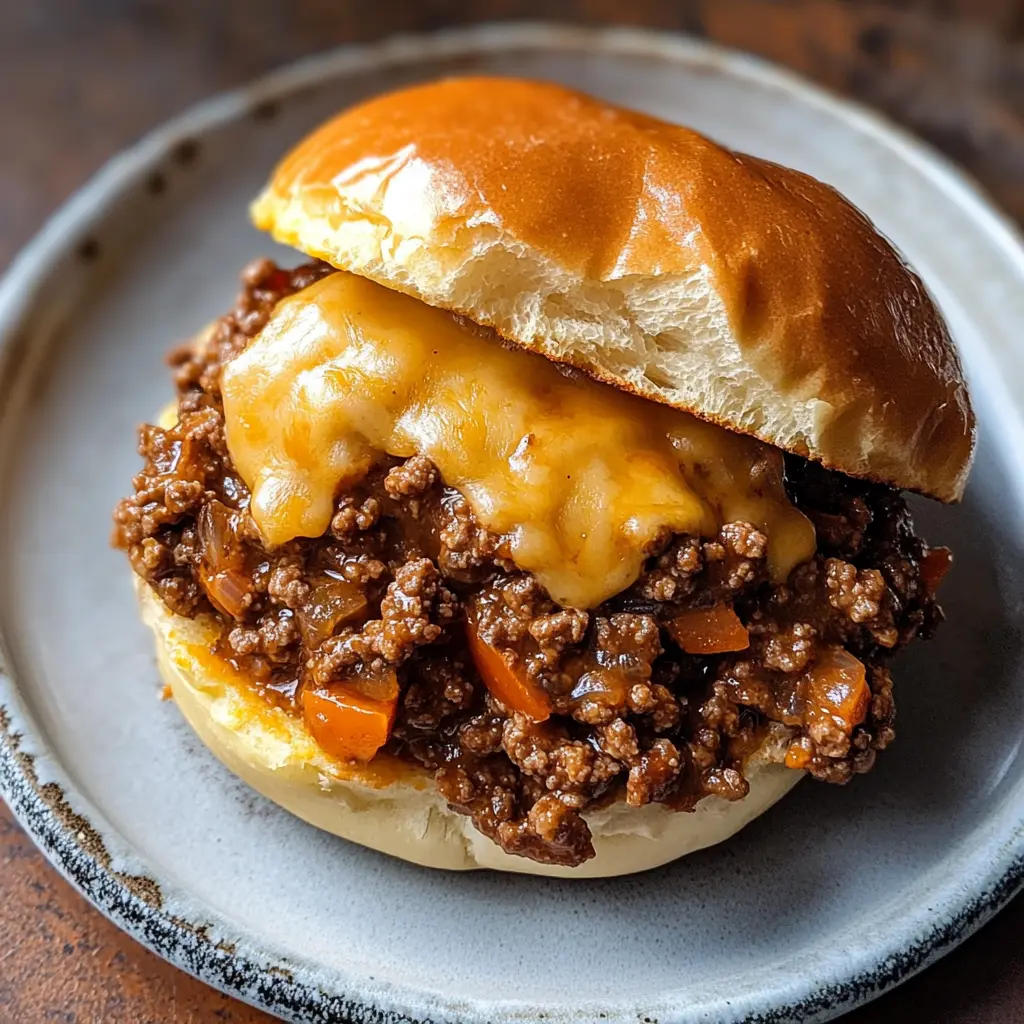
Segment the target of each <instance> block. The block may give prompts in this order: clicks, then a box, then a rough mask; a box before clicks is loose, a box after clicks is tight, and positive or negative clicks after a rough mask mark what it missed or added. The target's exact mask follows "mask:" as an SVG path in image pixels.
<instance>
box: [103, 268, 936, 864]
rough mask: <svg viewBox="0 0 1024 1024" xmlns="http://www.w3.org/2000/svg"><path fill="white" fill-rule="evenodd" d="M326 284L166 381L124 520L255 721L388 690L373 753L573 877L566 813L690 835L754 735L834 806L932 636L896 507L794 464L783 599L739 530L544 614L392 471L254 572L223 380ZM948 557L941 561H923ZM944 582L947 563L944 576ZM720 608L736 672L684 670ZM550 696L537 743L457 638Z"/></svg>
mask: <svg viewBox="0 0 1024 1024" xmlns="http://www.w3.org/2000/svg"><path fill="white" fill-rule="evenodd" d="M330 272H331V268H330V267H328V266H326V265H325V264H321V263H311V264H307V265H304V266H301V267H298V268H297V269H295V270H291V271H288V270H282V269H280V268H278V267H276V266H275V265H274V264H273V263H271V262H270V261H269V260H258V261H256V262H254V263H252V264H251V265H250V266H248V267H247V268H246V269H245V270H244V272H243V274H242V283H243V290H242V292H241V294H240V296H239V298H238V300H237V303H236V305H235V308H234V310H233V311H232V312H231V313H229V314H228V315H227V316H225V317H223V318H222V319H220V320H219V321H217V322H216V324H214V325H213V326H212V327H211V328H210V329H209V330H208V331H207V332H206V333H205V334H203V335H202V336H201V337H200V338H199V339H198V340H197V341H196V342H193V343H189V344H187V345H183V346H181V347H180V348H179V349H177V350H175V351H174V352H173V353H172V354H171V357H170V360H169V361H170V364H171V366H172V368H173V373H174V380H175V383H176V386H177V390H178V423H177V425H176V426H174V427H172V428H171V429H168V430H163V429H160V428H159V427H154V426H144V427H143V428H142V429H141V431H140V437H139V451H140V453H141V455H142V456H143V458H144V459H145V465H144V467H143V469H142V471H141V472H140V473H139V474H138V476H136V477H135V479H134V481H133V484H134V491H133V493H132V494H131V495H130V496H129V497H127V498H125V499H124V500H123V501H121V502H120V503H119V505H118V507H117V509H116V511H115V515H114V519H115V527H114V543H115V544H116V545H117V546H119V547H121V548H123V549H124V550H125V551H126V552H127V554H128V557H129V559H130V561H131V564H132V567H133V569H134V570H135V572H136V573H138V574H139V575H140V576H141V577H142V578H143V579H144V580H146V581H147V582H148V583H149V585H150V586H152V587H153V588H154V590H155V591H156V593H157V594H158V595H159V596H160V598H161V599H162V600H163V601H164V603H165V604H166V605H167V606H168V608H170V609H171V610H172V611H173V612H176V613H177V614H180V615H184V616H190V617H192V616H196V615H199V614H203V613H212V614H214V615H216V616H217V617H218V618H219V619H220V621H221V622H222V623H223V630H222V634H221V637H220V640H219V642H218V649H219V651H220V653H221V654H222V655H223V656H224V657H225V658H227V659H229V660H230V661H231V662H233V663H234V664H235V665H236V667H238V668H240V669H241V670H242V671H244V672H245V673H246V674H247V676H248V677H249V678H250V679H251V680H252V683H253V686H254V687H255V688H256V689H257V690H258V692H260V693H261V694H263V695H264V696H265V697H266V698H267V699H268V700H271V701H274V702H275V703H277V704H279V705H280V706H283V707H285V708H287V709H290V710H297V708H298V700H299V696H300V694H301V691H302V688H303V687H304V686H307V685H317V686H325V687H330V686H331V685H336V684H338V683H339V681H341V680H344V679H346V678H351V676H352V675H353V674H354V675H359V676H366V677H370V678H379V677H381V676H382V675H385V674H387V673H391V674H393V676H394V678H396V679H397V681H398V684H399V687H400V691H399V692H400V698H399V704H398V712H397V716H396V720H395V723H394V726H393V729H392V733H391V737H390V739H389V741H388V745H387V748H386V749H388V750H389V751H390V752H391V753H393V754H396V755H398V756H401V757H405V758H408V759H410V760H412V761H414V762H416V763H418V764H420V765H423V766H425V767H426V768H428V769H429V770H431V771H433V772H434V773H435V776H436V783H437V787H438V789H439V791H440V793H441V794H442V795H443V797H444V798H445V799H446V800H447V801H448V802H449V804H450V805H451V806H452V807H454V808H456V809H458V810H459V811H461V812H463V813H465V814H468V815H470V816H471V817H472V820H473V823H474V824H475V826H476V827H477V828H478V829H479V830H480V831H481V832H483V833H484V834H485V835H487V836H489V837H491V838H492V839H493V840H494V841H495V842H497V843H499V844H500V845H501V846H502V848H503V849H505V850H506V851H508V852H509V853H513V854H519V855H522V856H526V857H530V858H533V859H534V860H538V861H542V862H547V863H555V864H567V865H576V864H579V863H582V862H583V861H584V860H586V859H587V858H588V857H590V856H593V845H592V841H591V835H590V831H589V828H588V826H587V823H586V820H585V818H584V817H583V816H582V815H581V814H580V812H581V811H582V810H583V809H585V808H586V807H587V806H588V805H591V804H593V803H595V802H596V801H603V800H607V799H611V798H613V797H615V796H618V795H621V796H623V797H624V799H625V800H626V802H627V803H628V804H629V805H631V806H634V807H640V806H643V805H644V804H647V803H650V802H652V801H660V802H664V803H666V804H668V805H670V806H671V807H674V808H676V809H678V810H681V811H686V810H692V808H693V807H694V806H695V805H696V804H697V802H698V801H699V800H701V799H702V798H704V797H705V796H708V795H712V794H713V795H716V796H718V797H721V798H723V799H726V800H738V799H741V798H742V797H744V796H745V795H746V793H747V791H748V783H747V779H746V778H745V775H744V762H745V758H746V756H747V754H748V753H749V752H750V751H751V750H752V749H754V748H755V747H756V746H757V745H758V744H759V743H760V741H761V740H762V739H763V737H764V736H765V734H766V729H767V728H768V726H769V725H772V727H773V728H774V729H775V730H776V732H778V731H779V730H782V732H783V735H784V736H785V739H786V745H784V749H785V759H786V763H787V764H790V765H791V766H792V767H795V768H801V769H805V770H807V771H808V772H810V773H811V774H812V775H813V776H814V777H816V778H818V779H822V780H825V781H828V782H838V783H843V782H846V781H848V780H849V779H850V778H851V777H852V776H853V775H854V774H856V773H859V772H864V771H867V770H868V769H869V768H870V767H871V766H872V764H873V763H874V759H875V755H876V752H877V751H879V750H881V749H883V748H884V747H885V746H886V745H887V744H888V743H889V742H890V740H891V739H892V738H893V718H894V714H895V708H894V704H893V696H892V680H891V678H890V675H889V671H888V668H887V661H888V659H889V657H890V656H891V654H892V652H893V651H895V650H896V649H897V648H899V647H901V646H902V645H904V644H906V643H907V642H908V641H909V640H910V639H912V638H913V637H914V636H916V635H922V636H928V635H929V634H930V633H931V631H932V630H933V628H934V627H935V625H936V624H937V623H938V621H939V619H940V618H941V613H940V611H939V609H938V606H937V605H936V604H935V601H934V597H933V590H934V585H932V584H930V583H929V582H928V580H927V579H926V574H925V573H924V572H922V564H923V561H924V560H925V559H926V558H927V557H930V556H929V555H928V549H927V548H926V547H925V546H924V545H923V543H922V542H921V540H920V539H918V538H917V537H916V536H915V534H914V532H913V527H912V524H911V521H910V517H909V515H908V512H907V509H906V505H905V503H904V501H903V498H902V497H901V496H900V494H899V493H898V492H897V491H895V490H893V489H891V488H888V487H884V486H881V485H877V484H871V483H865V482H863V481H856V480H853V479H850V478H848V477H845V476H843V475H842V474H839V473H835V472H829V471H827V470H825V469H823V468H821V467H820V466H818V465H816V464H814V463H811V462H808V461H806V460H804V459H800V458H798V457H796V456H787V457H786V478H787V488H788V491H789V494H790V497H791V499H792V500H793V501H794V502H795V503H796V504H797V506H798V507H799V508H800V509H801V510H803V511H804V513H805V514H806V515H807V516H808V517H809V518H810V519H811V520H812V522H813V523H814V526H815V528H816V530H817V536H818V551H817V553H816V554H815V556H814V558H813V559H812V560H811V561H809V562H807V563H806V564H804V565H802V566H800V567H798V568H797V569H796V570H794V572H793V573H792V574H791V576H790V578H789V579H788V580H787V581H786V582H785V583H784V584H773V583H772V582H771V581H770V580H769V578H768V575H767V572H766V568H765V566H766V561H765V559H766V552H767V548H768V545H769V544H770V538H769V537H766V536H765V535H764V534H763V533H762V532H760V531H759V530H757V529H755V528H754V527H753V526H751V525H750V524H748V523H743V522H734V523H727V524H725V525H724V526H723V527H722V528H721V529H720V531H719V533H718V536H717V537H713V538H703V539H702V538H696V537H691V536H679V535H676V536H672V535H670V534H666V535H665V536H664V537H662V538H660V540H659V542H658V543H657V544H656V545H654V548H653V550H652V551H651V553H650V557H649V559H648V560H647V562H646V564H645V566H644V568H643V571H642V573H641V575H640V578H639V579H638V580H637V582H636V583H635V584H634V585H633V586H632V587H630V588H629V589H628V590H627V591H625V592H624V593H622V594H619V595H618V596H616V597H615V598H613V599H611V600H610V601H608V602H606V603H605V604H604V605H602V606H601V607H599V608H596V609H592V610H590V611H584V610H580V609H575V608H562V607H559V606H557V605H555V604H554V603H553V602H552V601H551V600H550V598H549V597H548V595H547V593H546V591H545V590H544V589H543V588H542V587H541V586H540V584H539V583H538V582H537V581H536V579H534V578H533V577H532V576H530V575H527V574H525V573H521V572H519V571H518V570H517V569H516V566H515V565H514V564H513V562H512V561H511V560H510V558H509V550H508V546H507V543H506V541H505V539H504V538H502V537H498V536H495V535H493V534H491V533H489V532H488V531H487V530H486V529H484V528H483V526H482V525H481V524H480V523H479V522H478V521H477V520H476V518H475V516H474V515H473V512H472V510H471V509H470V507H469V505H468V503H467V502H466V500H465V499H464V498H463V497H462V495H460V494H459V493H458V492H456V491H454V490H452V489H450V488H448V487H446V486H445V485H444V483H443V482H442V481H441V480H440V479H439V477H438V473H437V471H436V469H435V467H434V466H433V465H432V464H431V463H430V462H429V460H427V459H425V458H422V457H420V456H414V457H412V458H410V459H406V460H399V459H391V458H387V459H383V460H382V461H381V462H380V464H379V465H378V466H377V467H376V468H375V469H374V470H373V471H372V472H371V473H370V474H369V475H368V476H367V477H366V478H365V479H364V480H363V481H362V482H361V483H360V484H359V485H358V486H356V487H355V488H353V489H352V490H350V491H348V492H346V493H345V494H342V495H340V496H339V498H338V501H337V505H336V511H335V515H334V517H333V519H332V521H331V526H330V529H329V531H328V532H327V533H326V534H325V535H324V536H323V537H320V538H317V539H304V540H296V541H293V542H290V543H288V544H285V545H282V546H281V547H278V548H274V549H272V550H267V549H266V548H265V547H264V545H263V544H262V542H261V539H260V537H259V534H258V532H257V530H256V529H255V526H254V524H253V522H252V520H251V518H250V517H249V514H248V511H247V509H248V500H249V494H248V491H247V489H246V487H245V484H244V483H243V481H242V480H241V479H240V478H239V477H238V476H237V474H236V473H235V471H234V468H233V467H232V464H231V460H230V457H229V454H228V451H227V447H226V445H225V440H224V417H223V409H222V405H221V396H220V370H221V367H222V366H223V365H224V364H225V363H226V362H227V361H228V360H230V359H231V358H232V357H233V356H234V355H236V354H237V353H238V352H240V351H241V350H242V349H243V348H244V347H245V346H246V344H247V343H248V342H249V340H250V339H251V338H252V337H254V336H255V335H256V334H257V333H258V332H259V330H260V329H261V328H262V326H263V325H264V323H265V322H266V320H267V317H268V316H269V314H270V312H271V310H272V309H273V307H274V305H275V304H276V303H277V302H278V301H279V300H280V299H281V298H283V297H285V296H287V295H290V294H293V293H294V292H296V291H299V290H301V289H302V288H304V287H306V286H307V285H309V284H311V283H313V282H314V281H316V280H318V279H320V278H321V277H323V276H324V275H326V274H328V273H330ZM938 550H939V552H940V554H941V549H938ZM942 557H944V555H943V556H942ZM722 601H727V602H729V603H731V604H732V605H733V607H734V609H735V610H736V612H737V614H738V615H739V617H740V619H741V620H742V622H743V623H744V625H745V626H746V627H747V629H748V631H749V634H750V646H749V647H748V648H747V649H746V650H744V651H742V652H739V653H732V654H725V655H707V656H699V655H693V654H686V653H684V652H683V651H682V650H681V649H680V648H679V646H677V644H676V643H675V642H674V641H673V639H672V633H671V631H670V630H669V629H668V628H667V627H668V625H669V624H670V623H671V622H672V620H673V617H674V616H675V615H678V614H679V613H680V611H682V610H684V609H690V608H694V607H704V606H710V605H714V604H716V603H718V602H722ZM467 619H471V620H472V622H473V623H474V624H475V628H476V630H477V633H478V635H479V636H480V638H481V639H482V640H483V641H485V642H486V643H487V644H490V645H491V646H493V647H494V648H496V649H497V650H499V651H501V652H504V654H505V656H506V657H507V658H508V662H509V664H511V665H513V666H514V667H515V669H516V671H519V672H522V673H524V675H525V677H527V678H528V679H529V680H531V681H532V682H533V683H535V684H536V685H538V686H540V687H542V688H543V690H544V692H545V693H546V694H547V696H548V699H549V701H550V704H551V708H552V712H553V713H552V714H551V716H550V718H548V719H547V720H546V721H543V722H535V721H533V720H532V719H530V718H528V717H527V716H526V715H524V714H521V713H519V712H517V711H514V710H510V709H508V708H506V707H504V706H503V705H502V704H501V703H500V702H499V701H498V700H497V699H495V697H494V696H493V695H492V694H490V693H489V692H488V691H487V689H486V687H485V686H484V685H483V683H482V681H481V679H480V677H479V676H478V674H477V672H476V670H475V669H474V667H473V660H472V657H471V656H470V653H469V651H468V649H467V643H466V633H465V629H466V622H467ZM836 650H841V651H846V652H849V654H851V655H853V656H854V657H856V658H857V659H859V661H860V662H862V663H863V664H864V665H865V666H866V670H867V679H868V683H869V686H870V700H869V702H868V704H867V710H866V713H864V715H863V720H862V721H860V722H859V724H857V725H856V726H855V727H854V728H853V729H852V730H848V729H843V728H841V727H839V725H837V723H836V720H835V719H834V717H832V716H829V715H828V714H822V713H821V709H820V708H818V707H816V706H815V704H814V701H813V700H812V699H811V698H810V697H809V692H810V691H809V689H808V687H809V686H810V685H811V683H809V680H810V679H811V678H812V676H813V670H814V667H815V666H816V665H817V664H819V663H820V662H821V660H822V659H823V658H825V657H827V656H829V655H828V652H831V651H836Z"/></svg>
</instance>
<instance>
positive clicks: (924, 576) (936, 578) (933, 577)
mask: <svg viewBox="0 0 1024 1024" xmlns="http://www.w3.org/2000/svg"><path fill="white" fill-rule="evenodd" d="M952 564H953V552H952V551H950V550H949V548H929V549H928V550H927V551H926V552H925V556H924V558H922V559H921V582H922V583H923V584H924V589H925V590H926V591H927V592H928V594H929V595H934V594H935V593H936V591H938V589H939V585H940V584H941V583H942V581H943V579H944V578H945V575H946V573H947V572H949V568H950V566H951V565H952Z"/></svg>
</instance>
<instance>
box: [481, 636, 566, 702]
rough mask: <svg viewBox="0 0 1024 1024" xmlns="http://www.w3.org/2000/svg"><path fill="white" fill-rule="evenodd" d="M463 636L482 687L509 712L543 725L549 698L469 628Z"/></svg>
mask: <svg viewBox="0 0 1024 1024" xmlns="http://www.w3.org/2000/svg"><path fill="white" fill-rule="evenodd" d="M466 635H467V637H468V639H469V652H470V654H471V655H472V656H473V664H474V665H476V670H477V672H479V673H480V678H481V679H482V680H483V681H484V686H486V687H487V689H488V690H490V692H491V693H492V694H493V695H494V696H495V697H497V698H498V700H500V701H501V703H502V704H504V705H505V707H507V708H508V709H509V710H510V711H519V712H521V713H522V714H524V715H526V716H527V717H528V718H532V719H533V720H534V721H535V722H543V721H544V720H545V719H546V718H548V717H549V716H550V715H551V702H550V701H549V700H548V695H547V694H546V693H545V692H544V691H543V690H542V689H541V688H540V687H539V686H537V684H536V683H531V682H530V681H529V680H528V679H526V678H524V677H523V674H522V673H520V672H516V671H515V669H513V668H512V667H511V666H509V665H508V664H507V663H506V661H505V659H504V658H503V657H502V656H501V652H500V651H498V650H496V649H495V648H494V647H492V646H491V645H490V644H488V643H485V642H484V641H483V640H481V639H480V637H479V636H477V633H476V630H475V629H474V628H473V627H472V626H469V627H468V629H467V631H466Z"/></svg>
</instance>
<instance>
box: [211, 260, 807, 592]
mask: <svg viewBox="0 0 1024 1024" xmlns="http://www.w3.org/2000/svg"><path fill="white" fill-rule="evenodd" d="M222 390H223V394H224V412H225V418H226V428H227V443H228V448H229V450H230V452H231V457H232V459H233V460H234V463H235V466H236V467H237V469H238V471H239V473H240V474H241V476H242V478H243V479H244V480H245V482H246V483H247V484H248V485H249V487H250V489H251V490H252V504H251V512H252V516H253V519H254V520H255V522H256V525H257V527H258V528H259V530H260V532H261V533H262V535H263V537H264V539H265V540H266V541H267V542H268V543H269V544H271V545H276V544H282V543H284V542H285V541H288V540H291V539H293V538H295V537H317V536H320V535H321V534H322V533H324V532H325V531H326V530H327V528H328V526H329V524H330V520H331V515H332V513H333V510H334V503H335V499H336V497H337V495H338V494H339V493H340V492H341V491H343V490H344V489H345V488H346V487H347V486H351V485H352V484H353V483H354V482H356V481H358V480H359V479H360V478H361V477H362V476H363V475H364V474H365V473H366V472H367V471H368V469H369V468H370V467H371V466H372V465H373V464H374V462H375V461H376V460H377V459H379V457H380V455H381V453H385V452H386V453H387V454H389V455H394V456H399V457H402V458H406V457H409V456H411V455H424V456H426V457H427V458H429V459H430V460H431V461H432V462H433V463H434V464H435V465H436V466H437V468H438V471H439V472H440V474H441V477H442V479H443V480H444V482H445V483H446V484H448V485H450V486H451V487H455V488H457V489H458V490H459V491H461V492H462V494H463V495H464V496H465V497H466V499H467V501H468V502H469V504H470V506H471V508H472V509H473V511H474V513H475V514H476V516H477V518H478V519H479V520H480V521H481V522H482V523H483V524H484V525H485V526H486V527H487V528H488V529H490V530H492V531H494V532H495V533H499V534H505V535H507V536H508V537H509V543H510V546H511V551H512V556H513V558H514V560H515V562H516V564H517V565H518V566H519V567H520V568H522V569H524V570H527V571H529V572H532V573H533V574H534V575H536V576H537V578H538V579H539V580H540V582H541V583H542V584H543V585H544V587H546V588H547V590H548V592H549V593H550V594H551V596H552V598H553V599H554V600H555V601H557V602H558V603H560V604H563V605H567V606H573V607H578V608H592V607H595V606H596V605H598V604H600V603H601V602H602V601H603V600H605V599H607V598H609V597H611V596H612V595H614V594H617V593H619V592H620V591H621V590H624V589H625V588H626V587H628V586H629V585H630V584H631V583H633V582H634V581H635V580H636V578H637V577H638V575H639V573H640V568H641V565H642V562H643V560H644V557H645V552H646V551H647V549H648V546H649V545H650V543H651V541H652V540H653V539H654V538H655V537H656V536H657V535H658V534H659V532H660V531H661V530H663V529H664V528H666V527H667V528H669V529H671V530H673V531H676V532H679V533H690V534H694V535H701V536H704V537H708V536H713V535H714V534H715V533H716V532H717V530H718V528H719V526H720V525H721V524H722V523H726V522H732V521H735V520H745V521H747V522H751V523H753V524H754V525H755V526H757V527H758V528H760V529H762V530H764V531H765V533H767V535H768V538H769V544H768V552H769V555H768V557H769V565H770V569H771V572H772V574H773V576H774V577H775V578H776V579H782V578H784V577H785V576H787V575H788V573H789V571H790V569H792V568H793V566H795V565H797V564H798V563H800V562H802V561H805V560H806V559H808V558H809V557H810V556H811V554H812V553H813V551H814V548H815V538H814V530H813V527H812V526H811V524H810V523H809V522H808V520H807V519H806V518H805V517H804V516H803V515H802V514H801V513H800V512H799V511H798V510H797V509H796V508H794V506H793V505H792V504H791V503H790V502H789V500H788V498H787V497H786V493H785V490H784V488H783V484H782V455H781V453H780V452H779V451H777V450H776V449H774V448H771V447H769V446H767V445H764V444H762V443H761V442H759V441H756V440H754V439H753V438H749V437H746V436H743V435H740V434H736V433H733V432H731V431H728V430H725V429H723V428H722V427H718V426H715V425H713V424H710V423H705V422H704V421H702V420H699V419H697V418H696V417H694V416H691V415H689V414H687V413H684V412H679V411H677V410H675V409H671V408H669V407H667V406H663V405H658V404H656V403H654V402H650V401H647V400H645V399H641V398H637V397H635V396H633V395H628V394H625V393H624V392H622V391H619V390H618V389H616V388H613V387H610V386H608V385H605V384H600V383H597V382H595V381H592V380H590V379H589V378H584V377H582V376H581V375H577V376H571V377H570V376H566V375H565V374H564V373H562V372H560V371H559V369H558V368H557V367H556V366H555V365H554V364H553V363H551V362H549V361H548V360H547V359H544V358H543V357H542V356H537V355H533V354H531V353H527V352H523V351H518V350H510V349H507V348H505V347H504V346H503V345H502V344H501V343H500V342H498V341H497V340H495V339H493V338H492V337H489V336H487V335H484V334H483V333H482V332H481V331H480V329H479V328H476V327H474V326H473V325H468V324H465V323H463V322H461V321H460V320H459V319H457V318H456V317H454V316H452V315H451V314H449V313H446V312H444V311H441V310H438V309H434V308H432V307H430V306H427V305H425V304H424V303H421V302H419V301H418V300H416V299H413V298H410V297H408V296H406V295H402V294H399V293H397V292H394V291H391V290H389V289H387V288H383V287H382V286H380V285H378V284H374V283H373V282H371V281H367V280H365V279H364V278H361V277H357V276H355V275H352V274H347V273H336V274H332V275H331V276H329V277H326V278H324V279H323V280H321V281H319V282H317V283H316V284H314V285H311V286H310V287H309V288H306V289H305V290H303V291H302V292H299V293H298V294H297V295H294V296H292V297H291V298H288V299H286V300H284V301H283V302H281V303H280V304H279V305H278V306H277V308H276V309H275V311H274V313H273V315H272V316H271V318H270V320H269V322H268V323H267V325H266V327H264V329H263V331H262V332H261V333H260V335H259V336H258V337H257V338H255V339H254V340H253V342H252V343H251V344H250V345H249V347H248V348H247V349H246V350H245V351H244V352H243V353H242V354H241V355H239V356H238V357H237V358H235V359H234V360H232V361H231V362H230V363H228V365H227V366H226V367H225V368H224V372H223V377H222Z"/></svg>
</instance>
